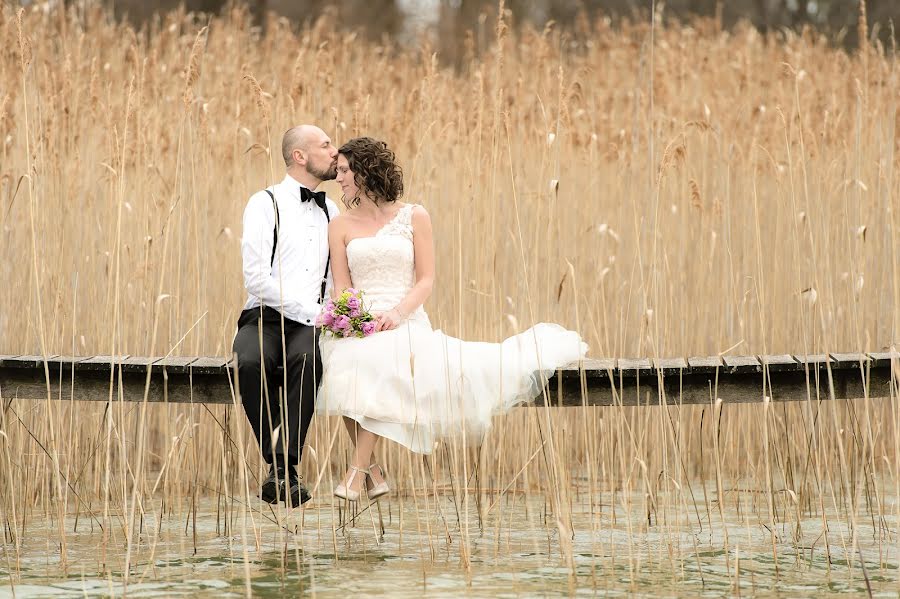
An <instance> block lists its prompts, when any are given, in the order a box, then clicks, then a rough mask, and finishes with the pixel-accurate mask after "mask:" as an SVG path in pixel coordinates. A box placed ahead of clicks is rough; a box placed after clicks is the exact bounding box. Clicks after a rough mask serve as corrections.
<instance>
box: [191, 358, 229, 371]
mask: <svg viewBox="0 0 900 599" xmlns="http://www.w3.org/2000/svg"><path fill="white" fill-rule="evenodd" d="M228 362H229V359H228V358H197V359H196V360H195V361H193V362H191V364H190V366H189V368H190V371H191V374H199V375H210V374H226V373H227V372H228V369H227V368H226V365H227V364H228Z"/></svg>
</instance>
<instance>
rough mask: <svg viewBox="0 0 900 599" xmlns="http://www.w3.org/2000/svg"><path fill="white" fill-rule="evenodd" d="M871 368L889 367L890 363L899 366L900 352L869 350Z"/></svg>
mask: <svg viewBox="0 0 900 599" xmlns="http://www.w3.org/2000/svg"><path fill="white" fill-rule="evenodd" d="M868 356H869V358H870V359H871V360H872V368H891V364H897V365H898V366H900V352H869V354H868Z"/></svg>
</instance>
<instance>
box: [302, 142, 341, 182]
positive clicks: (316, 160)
mask: <svg viewBox="0 0 900 599" xmlns="http://www.w3.org/2000/svg"><path fill="white" fill-rule="evenodd" d="M306 154H307V155H306V172H308V173H309V174H310V175H312V176H313V177H315V178H316V179H319V180H320V181H332V180H333V179H334V177H335V175H336V174H337V155H338V151H337V148H336V147H334V144H333V143H331V139H329V138H328V136H327V135H325V132H324V131H321V130H320V131H319V132H318V134H317V135H316V136H315V138H314V139H312V140H311V142H310V144H309V149H308V150H307V152H306Z"/></svg>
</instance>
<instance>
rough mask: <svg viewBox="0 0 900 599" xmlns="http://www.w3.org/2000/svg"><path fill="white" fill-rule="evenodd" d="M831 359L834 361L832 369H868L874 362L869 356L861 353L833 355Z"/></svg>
mask: <svg viewBox="0 0 900 599" xmlns="http://www.w3.org/2000/svg"><path fill="white" fill-rule="evenodd" d="M831 359H832V360H834V363H833V364H832V368H853V369H856V370H860V369H862V368H866V367H867V366H868V364H869V363H870V362H871V361H872V360H871V358H869V356H867V355H866V354H860V353H851V354H831Z"/></svg>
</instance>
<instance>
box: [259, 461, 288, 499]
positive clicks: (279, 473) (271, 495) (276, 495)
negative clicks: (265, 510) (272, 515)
mask: <svg viewBox="0 0 900 599" xmlns="http://www.w3.org/2000/svg"><path fill="white" fill-rule="evenodd" d="M285 478H286V474H285V471H284V469H282V468H277V467H276V466H274V465H273V466H271V467H270V468H269V476H267V477H266V480H264V481H263V484H262V488H261V489H260V492H259V498H260V499H262V500H263V501H265V502H266V503H278V501H279V500H282V499H284V479H285Z"/></svg>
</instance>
